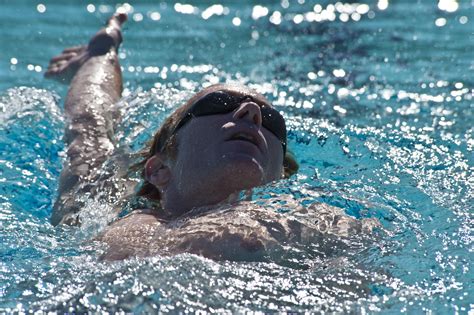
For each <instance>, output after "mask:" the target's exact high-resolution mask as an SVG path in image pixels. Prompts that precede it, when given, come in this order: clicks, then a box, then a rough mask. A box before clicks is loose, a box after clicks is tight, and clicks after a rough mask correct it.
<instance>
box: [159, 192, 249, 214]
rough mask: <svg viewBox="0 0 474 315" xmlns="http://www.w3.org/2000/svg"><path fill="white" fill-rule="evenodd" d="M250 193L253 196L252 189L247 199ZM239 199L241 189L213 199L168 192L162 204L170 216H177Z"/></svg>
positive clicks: (246, 193) (247, 194)
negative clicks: (174, 194)
mask: <svg viewBox="0 0 474 315" xmlns="http://www.w3.org/2000/svg"><path fill="white" fill-rule="evenodd" d="M209 195H210V194H207V196H209ZM249 195H250V196H251V190H246V191H245V196H246V198H245V199H248V197H249ZM213 197H215V196H213ZM239 200H240V192H239V191H238V192H233V193H231V194H229V195H227V196H224V197H221V198H213V199H212V200H210V199H207V200H203V199H202V198H201V199H200V198H183V197H182V196H172V194H167V195H166V196H165V198H163V201H162V206H163V209H164V210H165V212H166V213H167V214H168V215H169V216H170V217H172V218H177V217H180V216H182V215H184V214H187V213H189V212H192V214H193V215H195V214H198V213H201V212H205V211H207V210H210V209H214V208H218V207H220V206H222V205H230V204H233V203H236V202H238V201H239ZM193 210H196V211H193ZM200 210H202V211H200Z"/></svg>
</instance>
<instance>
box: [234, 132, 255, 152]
mask: <svg viewBox="0 0 474 315" xmlns="http://www.w3.org/2000/svg"><path fill="white" fill-rule="evenodd" d="M235 140H238V141H245V142H249V143H251V144H253V145H255V146H256V147H257V148H259V149H260V141H259V139H258V137H257V136H255V135H253V134H251V133H247V132H237V133H235V134H233V135H232V136H231V137H230V138H229V139H227V141H235Z"/></svg>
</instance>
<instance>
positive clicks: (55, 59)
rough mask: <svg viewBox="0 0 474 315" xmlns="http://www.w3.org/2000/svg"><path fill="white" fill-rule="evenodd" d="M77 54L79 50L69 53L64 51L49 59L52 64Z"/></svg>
mask: <svg viewBox="0 0 474 315" xmlns="http://www.w3.org/2000/svg"><path fill="white" fill-rule="evenodd" d="M74 56H77V52H68V53H63V54H61V55H57V56H54V57H53V58H51V60H50V61H49V63H50V64H53V63H56V62H59V61H62V60H68V59H71V58H72V57H74Z"/></svg>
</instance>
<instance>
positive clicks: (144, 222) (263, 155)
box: [45, 13, 376, 261]
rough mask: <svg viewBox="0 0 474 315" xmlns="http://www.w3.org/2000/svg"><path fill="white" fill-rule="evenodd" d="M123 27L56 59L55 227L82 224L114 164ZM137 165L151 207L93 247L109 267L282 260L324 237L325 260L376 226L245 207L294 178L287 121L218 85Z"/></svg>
mask: <svg viewBox="0 0 474 315" xmlns="http://www.w3.org/2000/svg"><path fill="white" fill-rule="evenodd" d="M126 19H127V16H126V15H125V14H123V13H116V14H115V15H113V16H112V17H111V18H110V19H109V21H108V23H107V26H106V27H105V28H104V29H101V30H100V31H99V32H98V33H97V34H95V35H94V36H93V37H92V39H91V40H90V42H89V44H88V45H87V46H80V47H75V48H69V49H66V50H64V51H63V53H62V54H61V55H60V56H58V57H54V58H53V59H51V62H50V65H49V67H48V70H47V72H46V74H45V76H46V77H48V78H52V79H56V80H58V81H60V82H64V83H69V84H70V85H69V91H68V94H67V97H66V101H65V115H66V118H67V121H68V125H67V129H66V136H65V139H66V143H67V158H68V160H67V163H66V165H65V166H64V169H63V171H62V173H61V176H60V181H59V192H58V198H57V200H56V202H55V205H54V208H53V214H52V218H51V222H52V223H53V224H54V225H57V224H68V225H78V224H80V216H79V215H78V213H79V211H80V208H81V206H82V204H81V202H80V201H79V200H78V199H77V198H76V197H77V195H91V194H95V193H97V192H98V190H100V187H102V186H101V185H100V184H99V181H100V180H101V178H100V175H98V171H99V169H100V168H101V166H102V165H103V163H104V162H105V161H106V160H107V159H109V158H111V157H112V155H113V154H115V153H114V151H116V150H115V145H114V121H116V120H117V117H118V116H119V113H118V111H117V110H116V109H115V107H114V106H113V105H114V104H115V103H116V102H117V101H118V100H119V99H120V97H121V92H122V75H121V72H120V65H119V61H118V58H117V50H118V48H119V46H120V44H121V42H122V35H121V26H122V24H123V23H124V22H125V21H126ZM135 167H136V168H138V169H140V172H141V174H142V176H143V182H142V183H141V184H140V187H139V188H138V189H137V193H136V194H137V195H138V196H141V197H144V198H147V199H148V200H150V202H151V204H153V206H152V207H150V208H149V209H137V210H135V211H132V212H131V213H130V214H129V215H127V216H125V217H123V218H117V219H116V220H115V221H114V222H112V223H111V224H110V225H109V226H108V227H106V228H105V230H104V231H103V232H102V233H101V234H100V235H99V236H98V237H97V240H99V241H102V242H105V243H106V244H107V250H106V252H105V253H104V255H103V258H104V259H107V260H118V259H125V258H128V257H137V256H139V257H143V256H151V255H172V254H178V253H186V252H187V253H193V254H198V255H202V256H204V257H208V258H212V259H218V260H219V259H228V260H255V261H262V260H265V259H268V258H269V257H277V256H279V255H282V253H284V251H285V246H287V245H295V246H296V245H297V244H308V243H315V242H321V240H323V239H324V240H325V241H324V242H321V244H323V243H324V244H325V245H324V246H327V247H328V250H329V247H331V246H337V245H335V244H336V243H337V241H338V238H340V237H347V236H350V235H352V234H356V233H362V232H370V231H371V229H372V228H373V227H374V226H376V224H375V223H374V222H373V221H371V220H367V219H365V220H356V219H354V218H352V217H349V216H347V215H345V214H344V211H343V210H341V209H339V208H335V207H331V206H328V205H324V204H315V205H312V206H310V207H308V208H303V207H301V206H299V205H297V204H296V202H294V205H293V208H294V211H292V212H291V215H283V214H279V213H276V212H275V211H274V210H273V209H271V207H270V203H269V205H268V206H258V207H257V205H255V204H254V203H251V202H249V201H246V200H242V199H241V196H242V194H247V195H250V194H251V190H252V188H254V187H257V186H261V185H264V184H267V183H270V182H273V181H276V180H279V179H281V178H284V177H289V176H291V175H292V174H294V173H295V172H296V171H297V169H298V164H297V163H296V161H295V160H294V158H293V157H292V155H291V154H290V153H289V151H288V148H287V133H286V125H285V120H284V119H283V117H282V116H281V115H280V113H279V112H278V111H277V110H275V109H274V108H273V106H272V105H271V103H270V102H269V101H268V100H267V99H266V98H265V97H264V96H263V95H261V94H259V93H257V92H256V91H254V90H252V89H250V88H248V87H246V86H241V85H229V84H218V85H213V86H211V87H207V88H205V89H203V90H202V91H200V92H198V93H197V94H195V95H194V96H192V97H191V98H190V99H189V100H188V101H187V102H186V103H185V104H184V105H182V106H180V107H179V108H178V109H176V110H175V111H174V113H172V114H171V115H170V116H169V117H168V118H167V119H166V120H165V122H164V123H163V125H162V126H161V128H160V129H159V130H158V131H157V133H156V134H155V136H154V138H153V140H152V141H151V143H150V145H149V146H148V147H147V148H146V149H145V150H144V155H143V161H142V162H140V163H138V164H137V165H135ZM117 189H119V190H128V191H134V189H135V184H134V183H133V182H130V183H128V182H125V184H123V187H121V188H120V187H119V188H117ZM125 195H126V194H125ZM283 199H286V197H285V196H281V197H279V200H283ZM289 202H291V200H289ZM329 240H333V241H334V242H336V243H334V242H332V241H329ZM331 242H332V243H331ZM322 246H323V245H322Z"/></svg>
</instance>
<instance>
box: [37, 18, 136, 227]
mask: <svg viewBox="0 0 474 315" xmlns="http://www.w3.org/2000/svg"><path fill="white" fill-rule="evenodd" d="M126 19H127V16H126V15H125V14H123V13H116V14H115V15H113V16H112V17H111V18H110V19H109V21H108V23H107V26H106V27H105V28H103V29H101V30H100V31H99V32H97V33H96V34H95V35H94V36H93V37H92V39H91V40H90V42H89V44H88V45H87V46H79V47H73V48H68V49H65V50H64V51H63V53H62V54H61V55H59V56H57V57H54V58H52V59H51V61H50V64H49V67H48V70H47V72H46V73H45V77H47V78H51V79H55V80H58V81H60V82H63V83H69V82H70V85H69V91H68V93H67V97H66V102H65V105H64V109H65V114H66V119H67V127H66V139H65V140H66V145H67V158H68V160H67V163H66V165H65V166H64V169H63V171H62V172H61V177H60V180H59V195H58V199H57V200H56V202H55V205H54V208H53V214H52V217H51V222H52V223H53V224H54V225H56V224H59V223H65V224H71V225H73V224H78V223H79V222H77V215H76V213H77V212H78V211H79V209H80V207H81V203H80V200H77V198H75V197H76V195H77V194H79V195H80V194H84V193H87V192H89V191H90V190H91V187H92V185H93V184H94V181H95V180H96V178H97V176H98V174H97V172H98V170H99V168H100V166H101V165H102V163H103V162H104V161H105V160H106V159H107V158H108V157H109V156H110V155H111V154H112V152H113V150H114V143H113V118H114V117H115V116H116V115H117V113H114V112H113V105H114V103H116V102H117V101H118V100H119V98H120V96H121V93H122V74H121V70H120V65H119V61H118V57H117V50H118V47H119V45H120V43H121V42H122V35H121V25H122V24H123V23H124V22H125V21H126Z"/></svg>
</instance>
